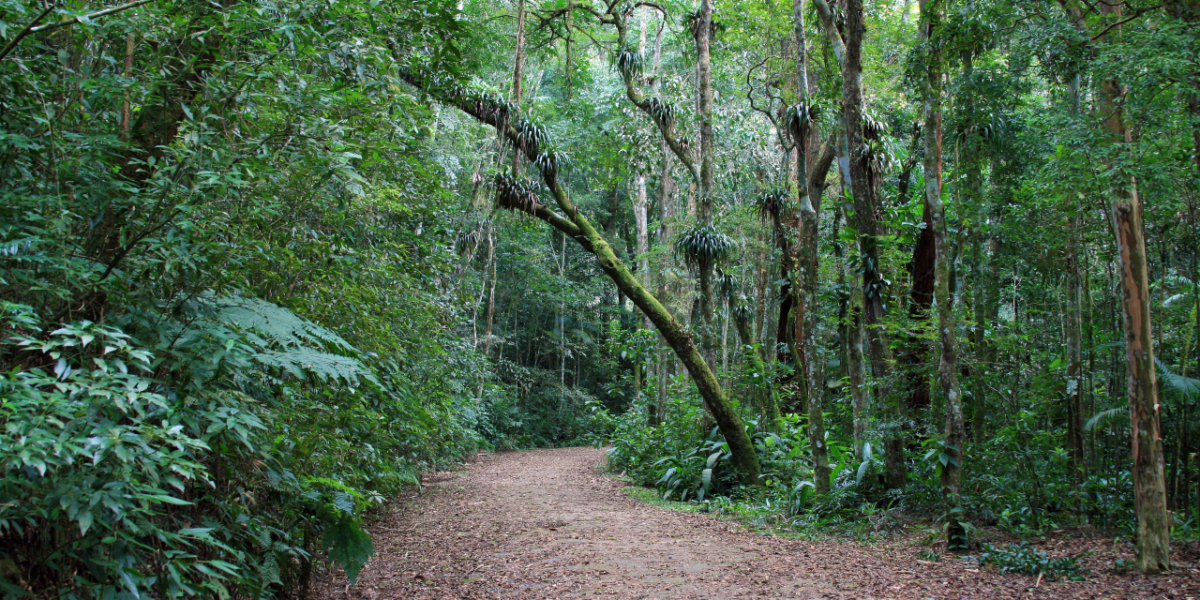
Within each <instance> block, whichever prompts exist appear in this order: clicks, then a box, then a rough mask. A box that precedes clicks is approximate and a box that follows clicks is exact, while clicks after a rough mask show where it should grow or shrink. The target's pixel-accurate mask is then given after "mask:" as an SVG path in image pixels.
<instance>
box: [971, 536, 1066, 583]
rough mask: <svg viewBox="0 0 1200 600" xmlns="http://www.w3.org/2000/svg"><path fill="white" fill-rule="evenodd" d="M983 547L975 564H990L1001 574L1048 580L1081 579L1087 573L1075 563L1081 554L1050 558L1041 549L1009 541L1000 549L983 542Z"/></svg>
mask: <svg viewBox="0 0 1200 600" xmlns="http://www.w3.org/2000/svg"><path fill="white" fill-rule="evenodd" d="M983 550H984V552H983V553H982V554H980V555H979V558H978V559H977V560H978V561H979V565H980V566H986V565H992V566H994V567H996V569H997V570H999V571H1000V572H1001V573H1019V574H1021V575H1029V576H1038V577H1043V576H1044V577H1045V578H1046V579H1048V580H1050V581H1055V580H1058V579H1069V580H1071V581H1081V580H1083V579H1084V578H1085V577H1086V576H1087V574H1088V571H1087V569H1085V568H1084V567H1083V565H1080V564H1079V558H1080V556H1083V555H1075V556H1062V557H1059V558H1050V557H1049V556H1048V555H1047V554H1046V553H1045V552H1043V551H1042V550H1039V549H1037V548H1031V547H1029V546H1026V545H1025V544H1012V545H1010V546H1006V547H1004V548H996V547H995V546H992V545H991V544H984V545H983Z"/></svg>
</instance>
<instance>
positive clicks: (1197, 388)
mask: <svg viewBox="0 0 1200 600" xmlns="http://www.w3.org/2000/svg"><path fill="white" fill-rule="evenodd" d="M1154 363H1155V365H1157V366H1158V372H1159V373H1160V374H1162V380H1163V381H1165V382H1166V383H1167V387H1169V388H1171V389H1173V390H1175V391H1177V392H1179V393H1181V394H1183V395H1184V396H1185V397H1187V398H1191V397H1192V396H1195V395H1197V394H1200V379H1192V378H1191V377H1184V376H1183V375H1176V374H1175V373H1172V372H1171V369H1168V368H1167V365H1164V364H1163V363H1162V361H1160V360H1158V359H1157V358H1156V359H1154Z"/></svg>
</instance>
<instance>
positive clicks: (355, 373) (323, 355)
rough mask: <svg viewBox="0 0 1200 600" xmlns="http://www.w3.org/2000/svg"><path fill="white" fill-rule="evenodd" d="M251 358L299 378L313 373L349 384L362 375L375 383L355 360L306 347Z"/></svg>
mask: <svg viewBox="0 0 1200 600" xmlns="http://www.w3.org/2000/svg"><path fill="white" fill-rule="evenodd" d="M254 360H256V361H258V362H259V363H261V364H263V365H265V366H268V367H275V368H279V369H283V370H284V371H286V372H288V373H290V374H291V375H293V376H295V377H296V378H297V379H303V378H304V376H305V374H306V373H307V374H310V375H316V376H317V377H318V378H320V379H321V381H328V380H330V379H341V380H343V381H346V382H348V383H351V384H357V383H358V382H359V380H360V379H365V380H367V381H370V382H371V383H374V384H375V385H379V381H378V380H377V379H375V375H374V374H372V373H371V372H370V371H369V370H367V369H366V368H364V367H363V365H362V363H360V362H358V361H357V360H355V359H353V358H350V357H347V356H340V355H337V354H330V353H328V352H319V351H317V350H312V349H310V348H299V349H296V350H286V351H282V352H271V351H266V352H259V353H258V354H256V355H255V356H254Z"/></svg>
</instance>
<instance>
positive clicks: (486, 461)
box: [313, 448, 1200, 600]
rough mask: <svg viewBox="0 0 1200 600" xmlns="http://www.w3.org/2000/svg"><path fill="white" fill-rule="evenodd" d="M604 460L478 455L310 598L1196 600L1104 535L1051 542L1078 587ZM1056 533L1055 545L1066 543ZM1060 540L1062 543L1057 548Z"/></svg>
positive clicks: (1180, 557) (395, 516)
mask: <svg viewBox="0 0 1200 600" xmlns="http://www.w3.org/2000/svg"><path fill="white" fill-rule="evenodd" d="M602 459H603V454H602V452H601V451H599V450H595V449H591V448H563V449H554V450H538V451H530V452H509V453H503V454H498V455H486V454H480V455H478V456H476V457H475V459H473V460H472V461H471V462H470V463H469V464H468V465H467V468H466V469H464V470H462V471H458V472H449V473H437V474H434V475H432V476H428V477H426V479H425V489H424V490H423V491H421V492H420V493H414V494H413V495H411V496H406V497H404V498H401V499H400V501H398V502H396V503H394V504H393V505H392V508H391V509H390V511H389V512H388V514H386V515H385V516H384V518H382V519H381V520H380V521H378V522H377V523H375V524H374V526H372V527H371V528H370V531H371V534H372V535H373V537H374V539H375V556H374V558H373V559H372V560H371V562H370V564H368V565H367V567H366V568H365V569H363V571H362V573H361V574H360V575H359V577H358V581H357V582H356V583H355V584H354V585H348V584H347V581H346V578H345V575H344V574H342V573H340V572H334V573H327V574H326V576H325V577H324V578H323V581H321V582H319V583H317V584H315V586H314V590H313V592H314V593H313V595H314V596H316V597H318V598H321V599H323V600H341V599H345V598H364V599H367V600H383V599H386V598H413V599H418V598H420V599H431V600H432V599H442V598H480V599H490V598H615V599H633V598H646V599H668V598H681V599H682V598H713V599H727V598H729V599H732V598H769V599H782V598H787V599H800V600H810V599H818V598H821V599H824V598H857V599H862V600H867V599H884V598H894V599H905V600H908V599H926V598H954V599H956V600H957V599H967V598H969V599H977V598H988V599H991V598H1113V599H1116V598H1172V599H1179V600H1184V599H1193V600H1200V564H1197V562H1198V561H1197V558H1198V557H1197V556H1196V555H1195V554H1194V553H1188V552H1183V551H1181V552H1179V553H1177V557H1176V561H1177V568H1176V569H1175V571H1174V572H1172V573H1171V574H1170V575H1165V576H1158V577H1150V578H1142V577H1139V576H1136V575H1117V574H1113V573H1110V572H1109V571H1107V570H1106V569H1108V568H1109V567H1110V566H1111V565H1112V564H1113V560H1114V558H1117V557H1121V556H1123V557H1124V558H1127V559H1128V558H1131V556H1124V555H1119V554H1114V553H1113V552H1114V551H1113V549H1112V540H1111V539H1109V540H1107V541H1104V540H1099V539H1096V540H1090V541H1089V540H1086V539H1078V538H1070V539H1064V540H1058V541H1055V540H1051V541H1049V542H1045V543H1044V545H1043V547H1044V548H1045V549H1046V550H1047V551H1048V552H1049V553H1050V554H1051V555H1052V556H1056V555H1057V556H1061V555H1063V554H1066V553H1068V550H1069V553H1072V554H1073V553H1077V552H1080V551H1083V550H1091V551H1093V552H1095V554H1093V555H1092V556H1089V557H1085V558H1083V559H1081V563H1083V564H1084V565H1085V566H1087V567H1088V568H1089V569H1091V574H1090V576H1089V579H1088V580H1086V581H1073V582H1051V581H1045V580H1041V579H1036V580H1035V578H1033V577H1027V576H1024V575H1002V574H1000V573H997V572H995V571H993V570H992V569H990V568H984V569H982V570H980V569H979V568H978V567H977V566H976V565H975V563H972V562H969V561H963V560H957V559H954V558H944V559H942V560H940V561H936V562H935V561H924V560H919V559H918V558H917V553H918V552H921V551H923V550H928V547H927V546H920V545H918V542H917V541H916V538H915V537H914V536H905V535H898V536H896V537H893V538H890V539H889V540H888V541H884V542H879V543H875V544H862V543H859V542H855V541H852V540H823V541H803V540H797V539H789V538H785V537H775V536H764V535H760V534H757V533H751V532H748V531H746V530H745V529H744V528H743V527H742V526H740V525H738V524H737V523H733V522H730V521H726V520H721V519H719V518H717V517H716V516H714V515H710V514H699V513H690V514H689V513H682V512H677V511H672V510H668V509H664V508H659V507H655V506H651V505H648V504H645V503H643V502H640V501H638V500H635V499H633V498H631V497H630V496H629V495H628V494H626V493H624V492H623V491H622V488H623V487H625V486H626V485H627V484H624V483H622V482H620V481H616V480H614V479H611V478H609V477H606V476H604V475H603V474H602V473H600V472H599V470H598V466H599V465H600V464H601V462H602ZM1064 542H1065V543H1064ZM1064 548H1067V549H1068V550H1064Z"/></svg>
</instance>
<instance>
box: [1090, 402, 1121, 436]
mask: <svg viewBox="0 0 1200 600" xmlns="http://www.w3.org/2000/svg"><path fill="white" fill-rule="evenodd" d="M1127 414H1129V407H1126V406H1118V407H1116V408H1110V409H1108V410H1102V411H1100V412H1098V413H1096V414H1094V415H1092V418H1090V419H1088V420H1087V423H1084V424H1083V430H1084V431H1091V430H1093V429H1095V428H1096V426H1097V425H1099V424H1100V422H1101V421H1107V420H1109V419H1112V418H1114V417H1118V416H1121V415H1127Z"/></svg>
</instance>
